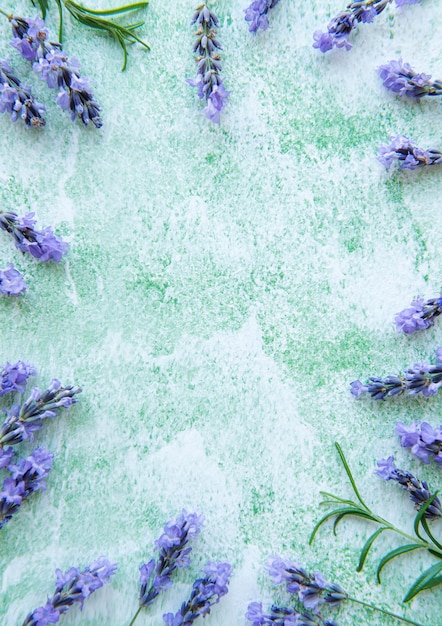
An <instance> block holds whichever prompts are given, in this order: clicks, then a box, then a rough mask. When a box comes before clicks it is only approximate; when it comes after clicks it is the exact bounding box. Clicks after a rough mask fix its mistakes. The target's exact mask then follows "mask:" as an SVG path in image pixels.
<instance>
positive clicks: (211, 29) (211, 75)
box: [186, 3, 229, 124]
mask: <svg viewBox="0 0 442 626" xmlns="http://www.w3.org/2000/svg"><path fill="white" fill-rule="evenodd" d="M191 24H197V25H198V30H197V32H196V37H197V40H196V42H195V45H194V47H193V51H194V52H196V53H197V55H198V56H197V57H196V62H197V64H198V70H197V71H198V74H197V77H196V79H192V78H188V79H186V82H187V83H188V84H189V85H191V86H192V87H197V88H198V97H199V98H200V99H203V98H205V99H206V101H207V106H206V107H205V108H204V109H203V113H204V114H205V115H206V116H207V118H208V119H209V120H211V121H212V122H214V123H215V124H218V123H219V121H220V117H221V115H220V114H221V111H222V110H223V108H224V107H225V106H226V104H227V98H228V96H229V92H228V91H227V90H226V89H225V87H224V85H223V79H222V78H221V76H220V72H221V59H220V56H219V54H218V53H217V50H221V44H220V43H219V41H218V40H217V38H216V27H217V26H219V22H218V18H217V17H216V16H215V15H214V14H213V13H212V11H210V9H209V8H208V6H207V5H206V4H205V3H203V4H200V5H198V6H197V8H196V11H195V14H194V16H193V19H192V22H191Z"/></svg>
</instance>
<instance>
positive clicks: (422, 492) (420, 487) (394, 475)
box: [376, 456, 442, 520]
mask: <svg viewBox="0 0 442 626" xmlns="http://www.w3.org/2000/svg"><path fill="white" fill-rule="evenodd" d="M377 465H378V469H377V470H376V474H377V475H378V476H380V477H381V478H383V479H384V480H394V481H396V482H397V483H399V485H400V486H401V487H402V489H405V491H407V492H408V493H409V496H410V500H411V501H412V502H414V506H415V508H416V509H417V510H419V509H420V508H421V507H422V506H423V505H424V504H426V503H427V502H428V500H430V498H432V497H433V494H432V493H431V491H430V490H429V489H428V485H427V483H426V482H425V481H422V482H421V481H420V480H419V479H418V478H416V477H415V476H413V474H410V472H406V471H404V470H401V469H398V468H397V467H395V465H394V457H393V456H389V457H388V459H381V460H380V461H378V462H377ZM424 517H425V518H426V519H429V520H435V519H437V518H438V517H442V504H441V502H440V500H439V498H438V497H436V498H434V499H433V501H432V503H431V504H430V506H429V507H428V508H427V509H426V511H425V513H424Z"/></svg>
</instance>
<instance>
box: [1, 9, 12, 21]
mask: <svg viewBox="0 0 442 626" xmlns="http://www.w3.org/2000/svg"><path fill="white" fill-rule="evenodd" d="M0 13H1V14H2V15H4V16H5V17H7V18H8V20H9V18H10V17H11V14H10V13H6V11H3V9H0Z"/></svg>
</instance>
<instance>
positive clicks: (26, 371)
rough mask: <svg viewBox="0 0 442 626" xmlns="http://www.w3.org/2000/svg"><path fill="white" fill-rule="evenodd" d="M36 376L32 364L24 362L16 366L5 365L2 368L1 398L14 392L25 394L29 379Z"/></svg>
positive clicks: (0, 375)
mask: <svg viewBox="0 0 442 626" xmlns="http://www.w3.org/2000/svg"><path fill="white" fill-rule="evenodd" d="M34 374H35V368H34V366H33V365H32V363H25V362H24V361H17V363H14V365H11V364H10V363H5V365H3V366H2V367H1V368H0V397H1V396H4V395H5V394H7V393H12V392H14V391H19V392H20V393H24V390H25V387H26V382H27V380H28V378H29V377H30V376H34Z"/></svg>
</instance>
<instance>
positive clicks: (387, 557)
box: [376, 543, 422, 583]
mask: <svg viewBox="0 0 442 626" xmlns="http://www.w3.org/2000/svg"><path fill="white" fill-rule="evenodd" d="M419 548H422V545H421V544H420V543H407V544H406V545H405V546H400V547H399V548H396V549H395V550H391V552H389V553H388V554H386V555H385V556H384V557H383V558H382V559H381V560H380V562H379V565H378V569H377V570H376V579H377V581H378V583H380V582H381V572H382V570H383V569H384V567H385V566H386V565H387V563H389V562H390V561H392V560H393V559H395V558H396V557H397V556H400V555H401V554H406V553H407V552H412V551H413V550H418V549H419Z"/></svg>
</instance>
